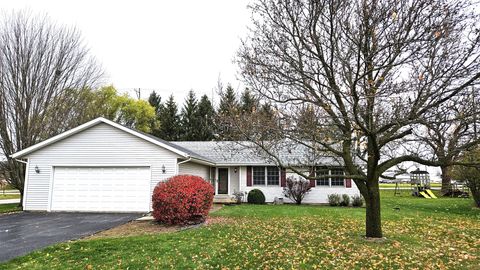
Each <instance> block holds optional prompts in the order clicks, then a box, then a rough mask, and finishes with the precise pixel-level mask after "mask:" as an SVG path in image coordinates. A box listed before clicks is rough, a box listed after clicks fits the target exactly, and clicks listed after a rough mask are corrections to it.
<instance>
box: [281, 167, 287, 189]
mask: <svg viewBox="0 0 480 270" xmlns="http://www.w3.org/2000/svg"><path fill="white" fill-rule="evenodd" d="M280 185H281V186H282V187H286V186H287V170H285V168H282V171H281V172H280Z"/></svg>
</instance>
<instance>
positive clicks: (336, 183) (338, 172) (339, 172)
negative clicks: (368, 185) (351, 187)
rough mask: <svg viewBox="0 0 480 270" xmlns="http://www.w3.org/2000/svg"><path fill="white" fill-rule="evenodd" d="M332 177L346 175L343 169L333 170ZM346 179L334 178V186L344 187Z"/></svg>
mask: <svg viewBox="0 0 480 270" xmlns="http://www.w3.org/2000/svg"><path fill="white" fill-rule="evenodd" d="M331 174H332V175H344V173H343V169H341V168H336V169H332V170H331ZM343 182H344V178H343V177H338V176H337V177H335V176H332V186H344V183H343Z"/></svg>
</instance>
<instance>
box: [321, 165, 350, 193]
mask: <svg viewBox="0 0 480 270" xmlns="http://www.w3.org/2000/svg"><path fill="white" fill-rule="evenodd" d="M322 167H323V166H315V177H317V169H321V168H322ZM323 169H325V170H326V171H328V175H329V176H328V186H327V185H317V180H318V179H315V187H319V188H322V187H323V188H326V187H334V188H335V187H345V179H346V178H343V185H332V180H333V179H332V176H331V175H332V171H333V170H342V172H343V175H345V168H344V167H323Z"/></svg>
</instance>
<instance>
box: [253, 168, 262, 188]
mask: <svg viewBox="0 0 480 270" xmlns="http://www.w3.org/2000/svg"><path fill="white" fill-rule="evenodd" d="M252 169H253V173H252V178H253V184H254V185H262V186H264V185H265V167H253V168H252Z"/></svg>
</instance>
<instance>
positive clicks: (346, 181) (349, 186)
mask: <svg viewBox="0 0 480 270" xmlns="http://www.w3.org/2000/svg"><path fill="white" fill-rule="evenodd" d="M345 187H346V188H351V187H352V179H345Z"/></svg>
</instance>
